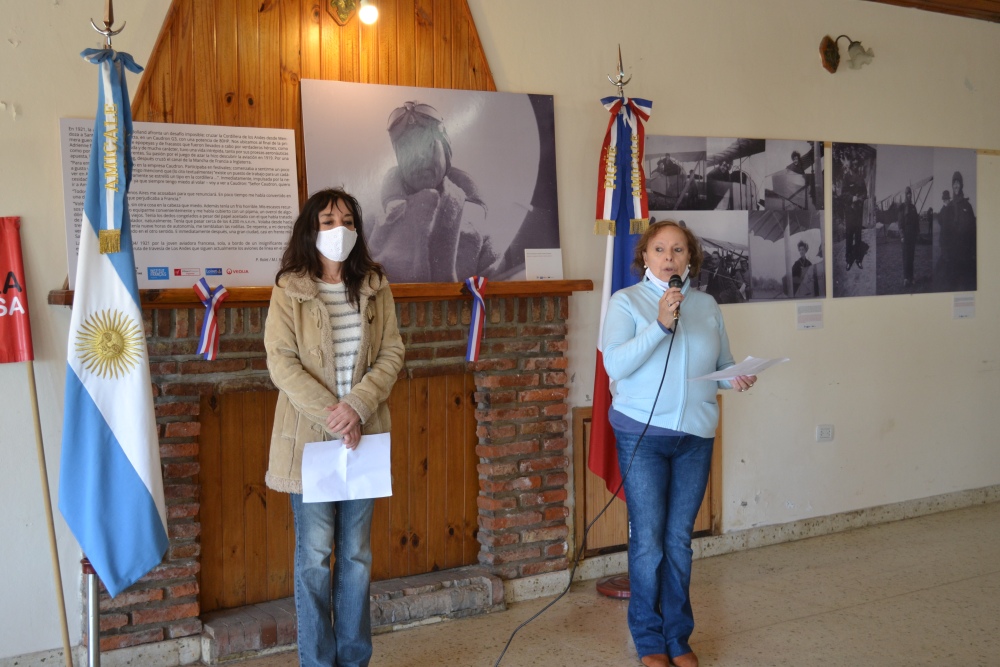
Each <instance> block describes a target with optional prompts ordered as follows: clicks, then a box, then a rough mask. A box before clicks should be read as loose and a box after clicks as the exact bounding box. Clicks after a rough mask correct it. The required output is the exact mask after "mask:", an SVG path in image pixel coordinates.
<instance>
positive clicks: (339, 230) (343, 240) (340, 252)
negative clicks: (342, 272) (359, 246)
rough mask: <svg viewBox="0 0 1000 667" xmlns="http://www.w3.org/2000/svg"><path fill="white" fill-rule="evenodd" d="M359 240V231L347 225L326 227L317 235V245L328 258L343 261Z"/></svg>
mask: <svg viewBox="0 0 1000 667" xmlns="http://www.w3.org/2000/svg"><path fill="white" fill-rule="evenodd" d="M357 241H358V233H357V232H356V231H354V230H353V229H348V228H347V227H334V228H333V229H326V230H323V231H321V232H320V233H319V234H317V235H316V247H317V248H318V249H319V251H320V252H321V253H322V254H323V256H324V257H326V258H327V259H329V260H331V261H334V262H343V261H344V260H346V259H347V257H348V255H350V254H351V250H353V249H354V244H355V243H357Z"/></svg>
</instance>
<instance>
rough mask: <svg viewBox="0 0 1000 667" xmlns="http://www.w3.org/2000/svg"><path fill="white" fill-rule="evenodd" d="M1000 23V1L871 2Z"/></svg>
mask: <svg viewBox="0 0 1000 667" xmlns="http://www.w3.org/2000/svg"><path fill="white" fill-rule="evenodd" d="M869 1H870V2H881V3H883V4H886V5H898V6H900V7H915V8H917V9H925V10H927V11H929V12H940V13H942V14H953V15H955V16H965V17H967V18H970V19H979V20H982V21H992V22H994V23H1000V0H869Z"/></svg>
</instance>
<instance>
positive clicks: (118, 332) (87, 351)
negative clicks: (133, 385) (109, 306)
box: [76, 310, 142, 379]
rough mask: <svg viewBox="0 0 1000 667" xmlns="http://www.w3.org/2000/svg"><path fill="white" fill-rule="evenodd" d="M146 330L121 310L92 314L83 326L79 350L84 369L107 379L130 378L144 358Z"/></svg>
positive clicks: (80, 333) (78, 340)
mask: <svg viewBox="0 0 1000 667" xmlns="http://www.w3.org/2000/svg"><path fill="white" fill-rule="evenodd" d="M141 335H142V329H141V328H140V327H139V325H138V324H136V322H135V321H134V320H133V319H132V318H130V317H128V316H127V315H125V314H124V313H121V312H119V311H117V310H116V311H114V312H112V311H109V310H104V311H101V312H99V313H97V314H95V315H91V316H90V317H88V318H87V320H86V321H85V322H84V323H83V324H82V325H81V326H80V331H79V332H78V333H77V336H76V351H77V354H78V355H79V356H80V360H81V361H82V362H83V366H84V368H86V369H87V370H88V371H90V372H91V373H95V374H97V375H100V376H101V377H103V378H105V379H109V378H116V379H117V378H119V377H124V376H126V375H128V373H129V372H131V371H132V369H133V368H135V366H136V364H137V363H138V362H139V360H140V359H141V358H142V357H141V353H140V350H141V348H140V344H141V341H142V338H141Z"/></svg>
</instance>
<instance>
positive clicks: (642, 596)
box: [615, 431, 714, 658]
mask: <svg viewBox="0 0 1000 667" xmlns="http://www.w3.org/2000/svg"><path fill="white" fill-rule="evenodd" d="M615 438H616V440H617V441H618V465H619V466H620V467H621V469H622V472H623V473H624V471H625V470H626V468H627V467H628V464H629V459H631V457H632V452H633V451H635V448H636V442H637V441H638V439H639V435H638V434H633V433H622V432H619V431H615ZM713 442H714V438H699V437H697V436H694V435H682V436H665V435H661V436H652V435H649V434H646V436H645V437H643V439H642V442H641V443H639V451H638V452H637V453H636V455H635V460H634V461H633V462H632V468H631V470H629V473H628V476H627V477H626V478H625V498H626V502H627V505H628V522H629V537H628V574H629V587H630V589H631V597H630V598H629V603H628V627H629V630H630V631H631V633H632V641H634V642H635V648H636V651H638V653H639V656H640V657H641V656H646V655H651V654H654V653H666V654H667V655H668V656H670V657H671V658H673V657H676V656H678V655H683V654H685V653H688V652H689V651H690V650H691V646H690V645H689V644H688V640H689V639H690V638H691V633H692V631H694V614H693V613H692V611H691V597H690V587H691V554H692V551H691V531H692V530H693V529H694V520H695V518H696V517H697V516H698V508H699V507H701V502H702V498H703V497H704V495H705V487H706V485H707V484H708V470H709V466H710V465H711V463H712V445H713Z"/></svg>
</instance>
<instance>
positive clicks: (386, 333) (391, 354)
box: [264, 274, 403, 493]
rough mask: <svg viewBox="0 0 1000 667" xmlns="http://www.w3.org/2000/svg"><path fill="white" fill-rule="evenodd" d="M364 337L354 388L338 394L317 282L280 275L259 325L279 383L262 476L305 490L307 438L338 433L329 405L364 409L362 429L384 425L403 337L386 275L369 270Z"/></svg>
mask: <svg viewBox="0 0 1000 667" xmlns="http://www.w3.org/2000/svg"><path fill="white" fill-rule="evenodd" d="M359 301H360V305H361V342H360V343H359V344H358V356H357V361H356V363H355V365H354V377H353V379H352V381H351V385H352V386H351V392H350V393H349V394H348V395H347V396H343V397H339V396H337V395H336V394H335V393H334V391H333V390H332V389H330V388H331V387H336V386H337V383H336V370H335V367H334V366H335V362H334V353H333V330H332V328H331V326H330V316H329V314H328V313H327V310H326V307H325V306H324V305H323V302H322V301H320V299H319V290H318V288H317V287H316V284H315V283H314V282H313V281H312V278H310V277H309V276H308V275H305V274H294V275H284V276H282V277H281V280H280V282H279V284H278V285H277V286H276V287H275V288H274V289H273V291H272V292H271V305H270V308H269V309H268V312H267V321H266V323H265V325H264V348H265V349H266V350H267V368H268V370H269V371H270V373H271V380H272V381H273V382H274V384H275V386H276V387H277V388H278V405H277V407H276V408H275V412H274V430H273V431H272V433H271V451H270V456H269V460H268V465H267V475H266V476H265V478H264V479H265V482H266V483H267V486H268V487H270V488H272V489H275V490H276V491H284V492H286V493H302V450H303V448H304V446H305V444H306V443H307V442H317V441H321V440H331V439H336V438H339V437H340V434H339V433H331V432H329V431H328V430H327V428H326V417H327V408H329V407H330V406H332V405H335V404H337V403H338V402H339V401H344V402H345V403H347V404H348V405H350V406H351V407H352V408H354V410H355V411H357V413H358V415H360V416H361V422H362V426H361V432H362V433H363V434H372V433H388V432H389V407H388V405H387V404H386V400H387V399H388V398H389V391H390V390H391V389H392V385H393V384H394V383H395V382H396V376H397V375H398V374H399V371H400V369H401V368H402V367H403V340H402V338H401V337H400V335H399V326H398V324H397V322H396V306H395V303H394V302H393V299H392V292H391V291H390V289H389V282H388V281H387V280H386V279H385V278H382V279H379V278H378V277H377V276H375V275H371V276H369V278H368V280H367V281H366V282H365V284H364V285H363V287H362V288H361V294H360V299H359Z"/></svg>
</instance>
